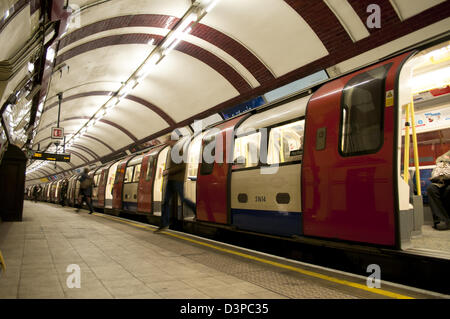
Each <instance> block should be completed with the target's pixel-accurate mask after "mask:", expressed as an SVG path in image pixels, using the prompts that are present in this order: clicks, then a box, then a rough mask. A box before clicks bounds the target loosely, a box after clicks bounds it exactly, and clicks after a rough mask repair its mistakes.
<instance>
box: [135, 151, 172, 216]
mask: <svg viewBox="0 0 450 319" xmlns="http://www.w3.org/2000/svg"><path fill="white" fill-rule="evenodd" d="M165 147H166V146H165V145H159V146H156V147H154V148H152V149H150V150H149V151H148V152H147V153H146V154H144V156H143V158H142V164H141V170H140V171H141V175H140V177H139V184H138V192H137V211H138V212H139V213H145V214H152V213H153V209H152V207H153V199H154V195H153V188H154V184H155V180H156V178H155V177H156V171H157V160H158V155H159V153H160V152H161V151H162V150H163V149H164V148H165Z"/></svg>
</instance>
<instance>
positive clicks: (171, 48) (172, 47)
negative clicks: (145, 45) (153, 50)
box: [164, 27, 192, 55]
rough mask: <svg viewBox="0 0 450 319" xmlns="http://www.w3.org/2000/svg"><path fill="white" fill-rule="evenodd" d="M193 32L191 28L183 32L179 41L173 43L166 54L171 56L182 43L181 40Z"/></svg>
mask: <svg viewBox="0 0 450 319" xmlns="http://www.w3.org/2000/svg"><path fill="white" fill-rule="evenodd" d="M191 31H192V28H191V27H189V28H187V29H186V31H185V32H183V33H182V34H181V35H180V36H179V37H178V39H176V40H175V41H174V42H172V44H171V45H170V46H169V47H168V48H167V50H166V51H164V54H166V55H167V54H169V53H170V52H171V51H172V50H173V49H174V48H175V47H176V46H177V45H178V44H179V43H180V42H181V40H183V39H184V37H185V36H186V35H187V34H189V32H191Z"/></svg>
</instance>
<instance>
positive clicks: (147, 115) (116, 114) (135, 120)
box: [104, 99, 169, 139]
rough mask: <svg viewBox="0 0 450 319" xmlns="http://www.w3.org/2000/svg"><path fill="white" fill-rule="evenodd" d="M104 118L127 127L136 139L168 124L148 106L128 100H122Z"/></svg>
mask: <svg viewBox="0 0 450 319" xmlns="http://www.w3.org/2000/svg"><path fill="white" fill-rule="evenodd" d="M104 119H106V120H109V121H113V122H114V123H116V124H118V125H120V126H122V127H124V128H127V129H128V130H130V131H132V132H133V135H134V136H136V137H137V138H138V139H142V138H144V137H147V136H149V135H151V134H153V133H156V132H158V131H160V130H163V129H165V128H167V127H168V126H169V125H168V124H167V123H166V122H165V121H164V120H163V119H162V118H161V117H160V116H159V115H158V114H156V113H155V112H153V111H152V110H150V109H149V108H147V107H145V106H143V105H141V104H138V103H135V102H133V101H130V100H128V99H124V100H122V101H121V102H120V103H119V104H118V105H117V106H115V107H114V108H113V110H112V111H111V112H110V113H109V114H108V115H106V116H105V117H104Z"/></svg>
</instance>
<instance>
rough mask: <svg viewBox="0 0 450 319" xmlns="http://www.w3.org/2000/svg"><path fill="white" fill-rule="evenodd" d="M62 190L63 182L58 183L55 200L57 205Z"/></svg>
mask: <svg viewBox="0 0 450 319" xmlns="http://www.w3.org/2000/svg"><path fill="white" fill-rule="evenodd" d="M60 189H61V180H59V181H57V182H56V188H55V199H54V200H53V201H54V202H55V203H57V202H58V201H59V193H60Z"/></svg>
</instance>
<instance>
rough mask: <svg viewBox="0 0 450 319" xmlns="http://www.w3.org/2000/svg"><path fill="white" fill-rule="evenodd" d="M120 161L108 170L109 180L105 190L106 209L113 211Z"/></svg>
mask: <svg viewBox="0 0 450 319" xmlns="http://www.w3.org/2000/svg"><path fill="white" fill-rule="evenodd" d="M119 162H120V161H116V162H114V163H113V164H112V165H111V166H110V167H109V170H108V174H107V180H106V188H105V205H104V208H105V209H112V208H113V190H114V183H115V181H116V172H117V166H118V165H119Z"/></svg>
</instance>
